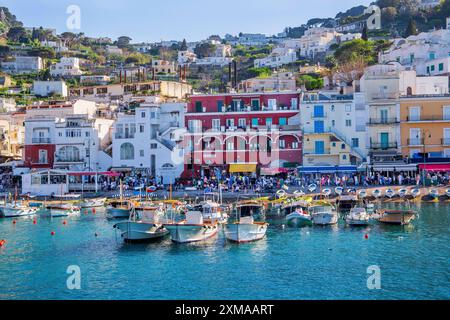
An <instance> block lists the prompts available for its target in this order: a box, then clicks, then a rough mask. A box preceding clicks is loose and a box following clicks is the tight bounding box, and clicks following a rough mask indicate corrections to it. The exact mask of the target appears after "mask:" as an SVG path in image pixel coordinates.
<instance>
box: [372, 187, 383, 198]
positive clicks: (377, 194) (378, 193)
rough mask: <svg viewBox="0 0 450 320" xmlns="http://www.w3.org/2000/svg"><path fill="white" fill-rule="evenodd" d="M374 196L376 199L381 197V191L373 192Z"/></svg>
mask: <svg viewBox="0 0 450 320" xmlns="http://www.w3.org/2000/svg"><path fill="white" fill-rule="evenodd" d="M372 196H374V197H375V198H379V197H381V190H380V189H375V190H373V192H372Z"/></svg>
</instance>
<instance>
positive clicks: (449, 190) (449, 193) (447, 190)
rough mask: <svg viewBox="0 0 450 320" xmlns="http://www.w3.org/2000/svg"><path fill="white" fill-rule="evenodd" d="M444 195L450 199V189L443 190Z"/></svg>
mask: <svg viewBox="0 0 450 320" xmlns="http://www.w3.org/2000/svg"><path fill="white" fill-rule="evenodd" d="M445 195H446V196H447V197H448V198H450V189H446V190H445Z"/></svg>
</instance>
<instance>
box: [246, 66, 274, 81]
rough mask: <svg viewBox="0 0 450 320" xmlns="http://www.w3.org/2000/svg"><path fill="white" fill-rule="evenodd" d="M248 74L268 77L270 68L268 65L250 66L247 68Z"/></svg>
mask: <svg viewBox="0 0 450 320" xmlns="http://www.w3.org/2000/svg"><path fill="white" fill-rule="evenodd" d="M248 72H249V74H251V75H252V77H258V78H268V77H270V76H271V75H272V70H271V69H270V68H269V67H262V68H255V67H253V68H250V69H248Z"/></svg>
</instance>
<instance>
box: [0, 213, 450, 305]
mask: <svg viewBox="0 0 450 320" xmlns="http://www.w3.org/2000/svg"><path fill="white" fill-rule="evenodd" d="M449 218H450V205H442V204H422V205H421V206H420V217H419V218H418V219H417V220H416V221H415V222H414V223H413V225H410V226H405V227H400V226H388V225H380V224H374V225H373V226H371V227H368V228H362V229H361V228H350V227H346V226H345V225H344V224H343V223H342V222H341V223H340V224H339V226H336V227H306V228H301V229H300V228H290V227H283V226H282V222H281V221H273V222H272V223H271V225H270V227H269V231H268V233H267V237H266V239H264V240H261V241H258V242H254V243H249V244H241V245H237V244H233V243H229V242H227V241H225V240H224V237H223V234H222V233H221V234H219V236H218V237H216V238H214V239H212V240H211V241H208V242H207V243H197V244H187V245H180V244H174V243H172V242H171V241H170V238H166V239H164V240H162V241H160V242H156V243H148V244H124V243H123V242H122V241H121V239H120V236H119V234H118V233H117V235H116V234H115V231H114V229H113V228H112V225H113V224H114V222H115V221H108V220H106V219H105V218H104V215H103V214H102V213H101V212H98V211H97V212H96V214H95V215H94V214H88V215H84V214H83V215H82V216H81V217H77V218H69V219H66V220H67V224H66V225H63V223H62V222H63V221H64V220H65V219H63V218H55V219H53V220H50V219H44V218H42V219H38V222H37V224H36V225H34V224H33V222H32V219H17V223H16V224H15V225H14V224H13V223H12V220H11V219H0V239H6V240H7V244H6V246H4V247H3V248H0V299H449V298H450V283H449V279H450V269H449V266H450V265H449V262H450V229H449V228H450V219H449ZM51 231H55V235H54V236H51V234H50V233H51ZM96 234H97V236H96ZM365 234H368V235H369V238H368V239H365V237H364V235H365ZM69 265H78V266H79V267H80V269H81V289H80V290H76V289H75V290H69V289H68V288H67V285H66V280H67V277H68V276H69V275H68V274H67V273H66V270H67V267H68V266H69ZM370 265H377V266H379V267H380V270H381V289H380V290H369V289H368V288H367V285H366V281H367V278H368V276H369V275H368V274H367V267H368V266H370Z"/></svg>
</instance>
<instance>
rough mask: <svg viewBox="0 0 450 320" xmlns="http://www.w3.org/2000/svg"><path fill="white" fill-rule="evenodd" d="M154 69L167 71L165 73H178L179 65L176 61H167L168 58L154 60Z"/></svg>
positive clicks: (161, 71)
mask: <svg viewBox="0 0 450 320" xmlns="http://www.w3.org/2000/svg"><path fill="white" fill-rule="evenodd" d="M152 69H153V71H154V72H155V73H156V74H158V73H165V74H176V73H177V66H176V64H175V62H173V61H166V60H157V59H153V60H152Z"/></svg>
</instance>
